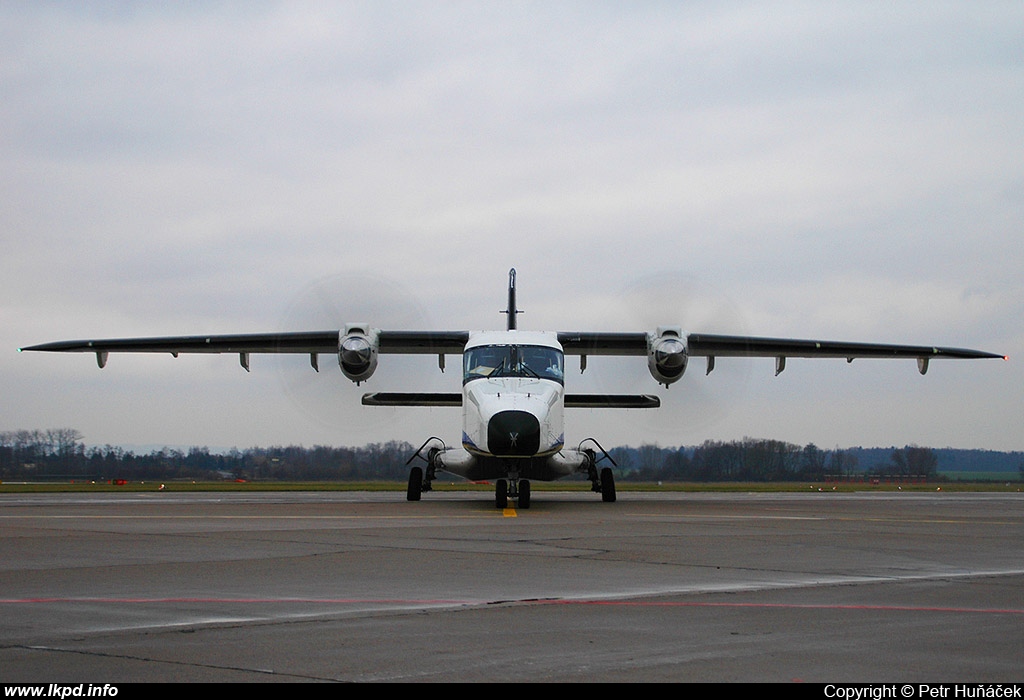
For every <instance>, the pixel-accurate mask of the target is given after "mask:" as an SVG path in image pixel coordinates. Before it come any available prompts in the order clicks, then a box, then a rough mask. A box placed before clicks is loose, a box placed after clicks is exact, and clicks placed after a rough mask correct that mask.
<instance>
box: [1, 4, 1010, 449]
mask: <svg viewBox="0 0 1024 700" xmlns="http://www.w3.org/2000/svg"><path fill="white" fill-rule="evenodd" d="M1022 36H1024V5H1022V4H1021V3H1020V2H1017V1H1011V2H981V3H966V2H951V3H944V2H937V1H936V2H927V3H925V2H904V3H893V2H849V3H823V2H807V3H799V2H793V3H746V2H715V3H710V2H709V3H701V2H690V3H682V2H580V3H575V2H563V3H558V2H554V3H552V2H538V3H531V2H507V3H497V2H493V3H487V2H430V3H421V2H412V1H403V2H395V3H390V2H380V1H376V0H375V1H373V2H366V3H361V2H310V3H305V2H286V3H276V2H239V3H235V2H209V3H127V2H125V3H121V2H102V3H94V2H74V3H64V2H60V3H57V2H11V1H7V0H4V1H2V2H0V90H2V96H3V97H2V99H0V120H2V124H3V128H2V129H0V158H2V171H0V175H2V177H0V187H2V191H0V196H2V202H3V204H2V205H0V235H2V236H3V256H2V260H3V266H2V268H0V269H2V273H3V274H2V275H0V293H2V295H3V305H2V309H3V312H2V317H0V321H2V323H0V338H2V340H3V342H2V345H3V346H4V347H5V348H6V350H5V351H4V352H2V353H0V380H2V386H3V399H2V402H0V411H2V413H0V430H14V429H21V428H28V429H34V428H52V427H72V428H77V429H78V430H80V431H81V432H82V433H83V435H84V436H85V442H86V443H87V444H90V445H93V444H98V445H102V444H107V443H109V444H126V445H153V444H167V445H209V446H211V447H231V446H237V447H239V448H245V447H250V446H256V445H259V446H268V445H280V444H304V445H313V444H333V445H362V444H365V443H367V442H374V441H381V440H388V439H393V438H394V439H403V440H408V441H410V442H415V443H419V442H421V441H423V440H424V439H426V438H427V437H429V436H430V435H438V436H440V437H442V438H443V439H445V440H446V441H449V442H450V443H457V442H458V440H459V436H460V421H461V412H460V411H458V410H456V409H403V410H394V409H370V408H362V407H361V406H359V400H358V399H359V396H360V395H361V394H362V393H363V392H364V391H366V390H377V391H389V390H390V391H403V390H405V391H410V390H419V389H422V390H428V391H445V390H447V391H456V390H458V387H459V385H460V382H459V372H458V362H457V360H456V359H455V358H449V361H448V370H447V372H445V373H444V374H441V373H440V372H439V371H438V369H437V363H436V358H430V357H413V358H407V357H399V358H394V357H387V356H385V357H384V358H382V361H381V363H380V366H379V368H378V371H377V373H376V374H375V375H374V376H373V378H372V379H371V380H370V381H369V382H368V383H367V384H364V385H363V386H361V387H355V386H353V385H352V384H351V383H349V382H348V381H347V380H345V379H344V377H343V376H342V375H341V373H340V370H338V368H337V364H336V363H335V362H332V361H328V360H329V358H321V372H320V373H319V374H316V373H314V372H313V371H312V369H310V368H309V364H308V358H304V357H297V358H273V357H267V356H256V357H253V359H252V372H251V373H248V374H247V373H246V372H245V371H244V370H242V369H241V367H240V366H239V363H238V358H237V357H236V356H229V355H224V356H186V355H183V356H181V357H180V358H178V359H173V358H171V357H170V356H167V355H160V356H130V355H115V356H112V357H111V358H110V362H109V364H108V365H107V368H106V369H104V370H103V371H100V370H99V369H98V368H97V367H96V363H95V359H94V358H93V357H92V356H90V355H53V354H41V353H23V354H19V353H17V352H16V348H18V347H20V346H25V345H31V344H34V343H41V342H46V341H51V340H60V339H77V338H89V337H126V336H144V335H177V334H198V333H242V332H261V331H275V330H312V329H315V330H321V329H325V328H331V327H339V326H341V325H343V324H344V323H345V322H346V321H364V320H365V321H370V322H371V323H373V324H374V325H377V326H380V327H383V328H417V329H467V330H471V329H488V328H500V327H502V326H503V324H504V321H505V319H504V317H503V316H502V315H500V314H499V313H498V311H499V310H500V309H502V308H504V304H505V284H506V275H507V273H508V269H509V268H510V267H515V268H516V269H517V270H518V282H519V284H518V297H519V305H520V307H521V308H522V309H524V310H525V312H526V313H524V314H523V315H522V316H521V317H520V320H519V325H520V328H523V329H533V330H653V328H654V326H655V325H658V324H662V325H666V324H669V325H681V326H682V327H683V329H684V330H685V331H688V332H700V331H714V332H726V333H746V334H752V335H767V336H785V337H809V338H828V339H835V340H858V341H872V342H897V343H904V342H905V343H915V344H929V345H946V346H954V347H970V348H977V349H982V350H988V351H992V352H998V353H1005V354H1008V355H1009V356H1010V361H1009V362H1002V361H999V360H984V361H971V362H960V361H946V362H940V361H935V362H933V363H932V365H931V368H930V370H929V372H928V374H927V375H926V376H924V377H922V376H920V375H919V374H918V373H917V368H916V365H915V363H914V362H913V361H898V362H897V361H893V362H888V361H877V360H861V361H857V362H854V363H853V364H852V365H847V364H846V363H845V362H843V361H841V360H839V361H836V360H813V361H812V360H795V359H794V360H790V362H789V363H788V366H787V369H786V371H785V372H784V373H783V374H782V375H780V376H779V377H774V376H773V374H774V365H773V362H772V361H771V360H726V359H720V360H719V362H718V364H717V367H716V369H715V371H714V373H712V374H711V375H710V376H704V362H703V360H695V361H693V363H692V364H691V368H690V371H688V372H687V374H686V376H685V377H684V378H683V380H682V381H680V382H679V383H678V384H676V385H673V386H672V387H671V388H670V389H668V390H667V391H666V390H664V389H662V388H660V387H657V386H656V384H655V382H654V380H653V379H652V378H651V377H650V375H649V374H647V370H646V364H645V362H643V361H642V360H636V359H633V360H619V359H605V358H591V360H590V362H589V366H588V369H587V371H586V373H585V374H583V375H582V376H581V375H580V374H579V371H578V366H577V365H576V364H575V360H573V359H570V360H569V366H570V370H571V371H570V372H569V373H568V388H569V389H570V390H572V391H604V390H615V391H636V392H638V391H643V392H650V393H658V394H659V395H661V396H662V397H663V399H664V401H665V408H663V409H661V410H660V411H659V412H656V413H655V412H639V411H630V412H619V413H608V412H601V411H585V410H580V411H569V413H568V416H567V420H566V442H567V443H569V444H575V443H576V442H578V441H579V440H581V439H583V438H585V437H588V436H593V437H595V438H597V439H598V440H599V441H600V442H601V443H602V444H604V445H605V446H606V447H610V446H614V445H620V444H633V445H638V444H641V443H644V442H652V443H654V442H656V443H658V444H661V445H664V446H668V445H680V444H686V445H688V444H699V443H700V442H702V441H704V440H705V439H722V440H730V439H739V438H742V437H744V436H751V437H765V438H777V439H781V440H787V441H791V442H794V443H797V444H801V445H802V444H806V443H810V442H813V443H815V444H817V445H819V446H821V447H828V448H831V447H835V446H841V447H845V446H855V445H864V446H890V445H896V446H903V445H906V444H921V445H928V446H932V447H945V446H952V447H973V448H990V449H999V450H1022V449H1024V430H1022V428H1024V399H1022V389H1024V320H1022V319H1024V274H1022V271H1024V238H1022V223H1024V42H1022V40H1021V37H1022Z"/></svg>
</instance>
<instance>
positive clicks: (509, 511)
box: [501, 508, 519, 518]
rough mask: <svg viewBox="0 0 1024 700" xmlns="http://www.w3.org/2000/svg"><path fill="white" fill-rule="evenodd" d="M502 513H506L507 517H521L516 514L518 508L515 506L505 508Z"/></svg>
mask: <svg viewBox="0 0 1024 700" xmlns="http://www.w3.org/2000/svg"><path fill="white" fill-rule="evenodd" d="M501 514H502V515H504V516H505V517H506V518H518V517H519V516H518V515H516V509H515V508H505V509H504V510H502V511H501Z"/></svg>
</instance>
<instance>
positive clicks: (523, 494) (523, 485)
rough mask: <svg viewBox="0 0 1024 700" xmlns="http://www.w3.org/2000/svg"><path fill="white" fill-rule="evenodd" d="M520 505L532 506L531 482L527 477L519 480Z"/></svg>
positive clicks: (524, 506)
mask: <svg viewBox="0 0 1024 700" xmlns="http://www.w3.org/2000/svg"><path fill="white" fill-rule="evenodd" d="M519 507H520V508H524V509H525V508H529V507H530V482H529V481H527V480H526V479H520V480H519Z"/></svg>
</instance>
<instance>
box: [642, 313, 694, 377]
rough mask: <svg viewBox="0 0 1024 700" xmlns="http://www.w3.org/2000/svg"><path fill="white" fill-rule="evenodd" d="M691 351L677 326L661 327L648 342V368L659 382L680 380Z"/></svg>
mask: <svg viewBox="0 0 1024 700" xmlns="http://www.w3.org/2000/svg"><path fill="white" fill-rule="evenodd" d="M688 359H689V353H688V351H687V349H686V339H685V338H684V337H683V334H682V331H681V330H680V329H679V328H676V327H664V326H662V327H659V328H658V332H657V334H655V335H651V336H649V339H648V343H647V368H648V369H649V370H650V371H651V376H652V377H654V378H655V379H656V380H657V381H658V384H664V385H665V386H668V385H669V384H671V383H673V382H675V381H678V380H679V378H680V377H682V376H683V372H685V371H686V362H687V360H688Z"/></svg>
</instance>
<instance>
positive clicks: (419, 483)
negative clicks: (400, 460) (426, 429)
mask: <svg viewBox="0 0 1024 700" xmlns="http://www.w3.org/2000/svg"><path fill="white" fill-rule="evenodd" d="M433 440H436V441H437V443H440V444H441V445H442V446H443V445H444V443H443V442H441V440H440V438H433V437H432V438H430V439H429V440H427V441H426V442H424V443H423V444H422V445H421V446H420V449H418V450H416V453H415V454H414V455H413V456H412V457H410V458H409V461H408V462H406V463H405V464H406V466H408V465H409V464H411V463H412V461H413V460H414V459H416V458H417V457H419V458H420V459H422V460H424V461H425V462H426V463H427V471H426V472H424V471H423V467H413V468H412V469H410V470H409V487H408V488H407V489H406V492H405V500H407V501H418V500H420V496H421V495H422V494H423V492H424V491H431V490H432V489H431V487H430V482H432V481H433V480H434V455H436V454H437V453H438V452H440V451H441V448H438V447H435V446H431V447H430V448H429V449H428V450H427V456H426V457H424V456H423V455H422V454H421V453H422V452H423V449H424V448H425V447H427V445H430V444H431V441H433ZM437 443H434V444H437Z"/></svg>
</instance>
